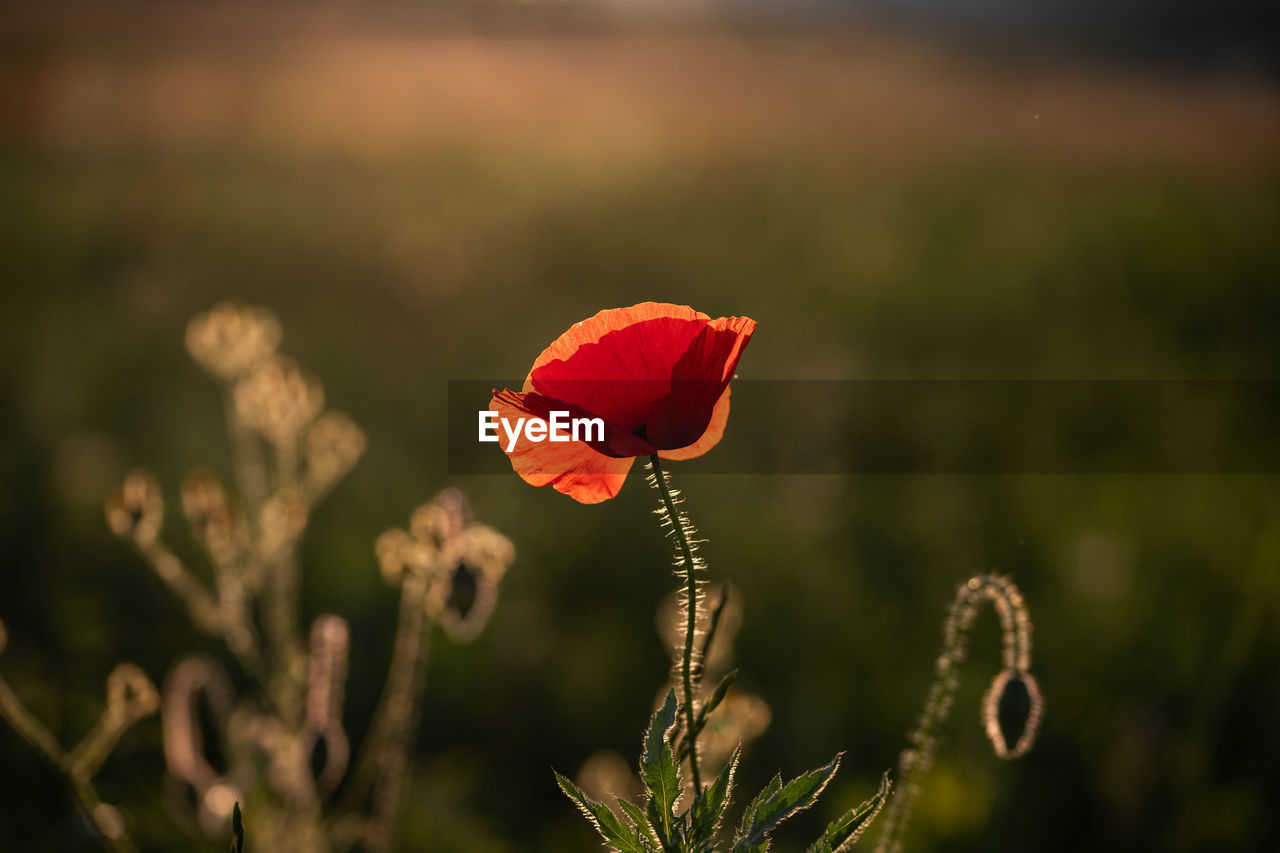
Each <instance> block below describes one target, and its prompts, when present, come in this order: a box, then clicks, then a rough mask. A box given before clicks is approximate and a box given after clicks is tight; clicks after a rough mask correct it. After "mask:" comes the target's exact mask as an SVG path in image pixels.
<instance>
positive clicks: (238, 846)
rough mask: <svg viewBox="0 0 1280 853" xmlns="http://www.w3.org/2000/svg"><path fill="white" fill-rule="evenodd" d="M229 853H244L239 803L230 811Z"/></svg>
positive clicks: (242, 822)
mask: <svg viewBox="0 0 1280 853" xmlns="http://www.w3.org/2000/svg"><path fill="white" fill-rule="evenodd" d="M231 835H232V838H231V853H244V817H243V816H242V815H241V814H240V801H239V800H236V805H235V808H233V809H232V810H231Z"/></svg>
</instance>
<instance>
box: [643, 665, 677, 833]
mask: <svg viewBox="0 0 1280 853" xmlns="http://www.w3.org/2000/svg"><path fill="white" fill-rule="evenodd" d="M677 711H678V707H677V705H676V692H675V690H668V691H667V697H666V699H664V700H663V701H662V707H660V708H659V709H658V710H657V711H655V712H654V714H653V718H652V719H651V720H650V721H649V730H648V732H646V733H645V737H644V754H643V755H642V756H641V757H640V779H641V780H642V781H643V782H644V786H645V788H647V789H648V791H649V803H648V807H647V809H646V813H647V814H648V816H649V823H650V824H651V825H652V826H653V829H654V831H655V832H656V833H657V834H658V840H659V841H661V842H662V846H663V849H664V850H675V849H677V844H678V841H679V836H680V833H679V829H678V827H677V826H676V822H675V815H674V810H675V805H676V800H677V799H678V798H679V797H680V791H681V788H682V787H683V786H682V784H681V782H680V765H679V764H677V763H676V756H675V752H674V751H672V749H671V730H672V728H674V727H675V724H676V713H677Z"/></svg>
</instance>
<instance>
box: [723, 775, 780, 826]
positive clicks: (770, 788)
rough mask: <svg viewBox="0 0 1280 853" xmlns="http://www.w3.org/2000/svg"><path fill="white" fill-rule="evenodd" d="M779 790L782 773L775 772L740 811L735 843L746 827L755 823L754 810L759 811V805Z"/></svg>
mask: <svg viewBox="0 0 1280 853" xmlns="http://www.w3.org/2000/svg"><path fill="white" fill-rule="evenodd" d="M781 790H782V774H781V773H775V774H773V778H772V779H770V780H769V784H767V785H765V786H764V788H763V789H762V790H761V791H760V793H758V794H756V798H755V799H754V800H752V801H751V804H750V805H748V806H747V810H746V811H744V812H743V813H742V822H741V823H740V824H739V825H738V834H737V836H736V837H735V838H734V842H735V843H736V842H737V841H738V839H740V838H741V837H742V836H743V835H745V834H746V832H747V827H749V826H751V825H752V824H753V823H755V820H756V812H758V811H760V806H761V805H762V804H764V803H765V802H766V801H767V800H768V799H769V798H770V797H773V796H774V795H776V794H777V793H778V792H779V791H781Z"/></svg>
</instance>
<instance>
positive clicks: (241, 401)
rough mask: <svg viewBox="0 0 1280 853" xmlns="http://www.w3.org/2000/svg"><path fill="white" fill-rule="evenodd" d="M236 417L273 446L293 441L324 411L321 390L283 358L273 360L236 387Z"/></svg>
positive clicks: (262, 365)
mask: <svg viewBox="0 0 1280 853" xmlns="http://www.w3.org/2000/svg"><path fill="white" fill-rule="evenodd" d="M234 398H235V408H236V415H237V416H238V417H239V418H240V419H241V420H242V421H244V422H245V423H246V424H248V425H249V426H251V427H253V428H254V429H256V430H258V431H259V432H260V433H262V434H263V436H265V437H266V438H267V440H268V441H271V442H272V443H274V444H281V445H282V444H288V443H289V442H292V441H295V440H296V439H297V438H298V436H299V435H301V434H302V431H303V430H304V429H306V427H307V425H308V424H309V423H311V421H312V420H314V419H315V417H316V415H318V414H319V413H320V411H321V409H323V408H324V389H323V388H322V387H321V386H320V383H319V382H318V381H317V380H316V379H315V378H314V377H312V376H311V375H309V374H307V373H304V372H303V371H302V370H301V369H299V368H298V366H297V365H296V364H294V362H293V361H292V360H290V359H288V358H285V357H283V356H272V357H270V358H268V359H267V360H265V361H263V362H261V363H260V364H259V365H258V366H257V367H255V368H254V370H253V372H252V373H250V374H249V375H248V376H246V377H245V378H243V379H241V380H240V381H239V382H237V383H236V387H235V392H234Z"/></svg>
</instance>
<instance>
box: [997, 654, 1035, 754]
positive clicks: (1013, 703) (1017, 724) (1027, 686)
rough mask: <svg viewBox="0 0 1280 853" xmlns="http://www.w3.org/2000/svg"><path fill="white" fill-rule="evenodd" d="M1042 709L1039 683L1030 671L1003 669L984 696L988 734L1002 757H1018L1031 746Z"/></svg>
mask: <svg viewBox="0 0 1280 853" xmlns="http://www.w3.org/2000/svg"><path fill="white" fill-rule="evenodd" d="M1043 713H1044V700H1043V698H1042V697H1041V695H1040V687H1039V685H1037V684H1036V680H1035V678H1033V677H1032V676H1031V673H1029V672H1015V671H1014V670H1011V669H1006V670H1003V671H1001V672H1000V674H999V675H997V676H996V677H995V678H994V679H992V681H991V686H990V687H988V688H987V692H986V694H985V695H984V696H983V697H982V720H983V724H984V725H985V727H986V732H987V738H988V739H989V740H990V741H991V746H992V748H993V749H994V750H995V753H996V755H998V756H999V757H1000V758H1018V757H1020V756H1022V755H1025V754H1026V753H1027V751H1028V750H1029V749H1031V747H1032V745H1033V744H1034V743H1035V740H1036V732H1037V731H1038V729H1039V728H1040V716H1041V714H1043ZM1010 744H1012V746H1011V745H1010Z"/></svg>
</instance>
